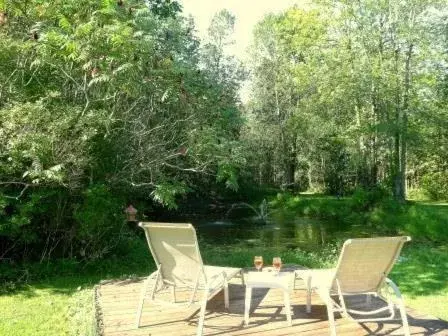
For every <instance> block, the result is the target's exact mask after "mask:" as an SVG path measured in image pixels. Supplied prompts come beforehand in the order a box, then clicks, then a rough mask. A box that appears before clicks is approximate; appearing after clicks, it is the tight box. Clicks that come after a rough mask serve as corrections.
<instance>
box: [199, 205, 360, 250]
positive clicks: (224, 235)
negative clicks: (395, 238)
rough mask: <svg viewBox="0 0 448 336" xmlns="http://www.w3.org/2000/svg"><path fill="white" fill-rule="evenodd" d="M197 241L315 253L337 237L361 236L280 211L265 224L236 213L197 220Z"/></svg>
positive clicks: (245, 214) (335, 224)
mask: <svg viewBox="0 0 448 336" xmlns="http://www.w3.org/2000/svg"><path fill="white" fill-rule="evenodd" d="M193 224H194V225H195V227H196V230H197V233H198V236H199V239H202V240H204V241H205V242H207V243H210V244H219V245H234V244H237V245H246V246H271V247H287V248H297V247H298V248H301V249H303V250H316V249H317V248H319V247H320V246H322V245H325V244H327V243H328V242H329V241H331V240H333V239H335V238H337V237H349V236H350V235H351V234H352V235H353V236H352V237H354V236H355V235H356V236H360V235H361V236H363V235H364V236H365V235H368V234H367V233H364V234H362V233H361V234H360V233H359V232H356V233H355V232H354V231H356V230H355V228H353V227H350V228H348V227H340V226H338V224H337V223H334V222H330V221H324V220H318V219H313V218H304V217H297V216H295V215H294V214H291V213H285V212H282V211H280V210H277V211H274V212H271V213H270V214H269V216H267V218H266V220H260V218H259V216H253V215H251V214H250V213H247V212H242V211H238V212H235V214H233V215H232V216H224V218H221V219H218V220H210V219H208V220H204V219H202V220H197V221H194V222H193Z"/></svg>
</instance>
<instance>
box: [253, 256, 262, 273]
mask: <svg viewBox="0 0 448 336" xmlns="http://www.w3.org/2000/svg"><path fill="white" fill-rule="evenodd" d="M254 265H255V268H256V269H257V270H258V271H261V268H262V267H263V257H262V256H255V257H254Z"/></svg>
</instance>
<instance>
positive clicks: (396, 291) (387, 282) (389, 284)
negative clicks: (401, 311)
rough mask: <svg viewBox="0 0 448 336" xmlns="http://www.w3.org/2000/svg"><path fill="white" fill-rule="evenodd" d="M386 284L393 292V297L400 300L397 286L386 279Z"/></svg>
mask: <svg viewBox="0 0 448 336" xmlns="http://www.w3.org/2000/svg"><path fill="white" fill-rule="evenodd" d="M386 284H387V285H388V286H389V287H390V288H392V290H393V291H394V294H395V296H396V297H397V299H399V300H402V299H403V297H402V296H401V292H400V289H399V288H398V286H397V285H396V284H395V283H394V282H393V281H392V280H391V279H389V278H386Z"/></svg>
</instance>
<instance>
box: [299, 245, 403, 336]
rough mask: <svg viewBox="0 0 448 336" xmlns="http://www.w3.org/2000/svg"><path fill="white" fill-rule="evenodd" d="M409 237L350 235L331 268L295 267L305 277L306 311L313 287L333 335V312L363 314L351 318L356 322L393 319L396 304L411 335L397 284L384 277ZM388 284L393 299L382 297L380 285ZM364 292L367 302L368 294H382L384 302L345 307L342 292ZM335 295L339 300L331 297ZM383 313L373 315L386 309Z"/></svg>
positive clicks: (334, 326) (308, 310) (344, 293)
mask: <svg viewBox="0 0 448 336" xmlns="http://www.w3.org/2000/svg"><path fill="white" fill-rule="evenodd" d="M410 240H411V239H410V237H382V238H364V239H349V240H347V241H346V242H345V243H344V246H343V247H342V251H341V254H340V256H339V261H338V264H337V266H336V268H334V269H311V270H299V271H296V276H298V277H299V278H302V279H303V280H304V281H305V285H306V288H307V307H306V310H307V312H308V313H310V312H311V292H312V291H313V290H314V291H316V292H317V293H318V294H319V296H320V297H321V299H322V300H323V301H324V302H325V304H326V306H327V312H328V320H329V323H330V331H331V335H332V336H336V325H335V321H334V313H335V312H339V313H341V314H342V315H343V316H347V315H349V314H356V315H359V316H363V318H354V317H353V316H351V317H352V318H353V319H354V320H355V321H357V322H375V321H387V320H396V319H397V318H396V317H395V306H397V307H398V309H399V311H400V316H401V320H402V323H403V330H404V334H405V335H406V336H409V335H410V332H409V325H408V320H407V316H406V310H405V305H404V302H403V298H402V296H401V293H400V290H399V289H398V287H397V286H396V285H395V284H394V283H393V282H392V280H390V279H389V278H387V275H388V274H389V272H390V271H391V270H392V267H393V266H394V263H395V261H396V260H397V258H398V256H399V254H400V251H401V248H402V247H403V244H404V243H405V242H407V241H410ZM384 285H387V286H389V287H390V288H391V289H392V291H393V292H394V294H395V296H396V298H395V300H394V301H395V302H394V301H392V298H391V297H390V295H388V296H387V298H386V297H384V296H383V295H382V289H384ZM360 294H366V300H367V301H366V303H370V300H371V295H374V296H377V297H379V298H381V299H382V300H383V301H384V302H385V303H387V304H386V305H385V306H383V307H381V308H379V309H375V310H370V311H367V310H355V309H349V308H348V307H347V304H346V301H345V300H344V296H346V295H360ZM332 295H336V296H337V297H338V299H339V303H336V302H335V301H334V300H333V299H332V297H331V296H332ZM387 311H389V312H388V313H387V315H388V316H386V317H376V318H375V317H374V315H377V314H379V313H383V314H384V313H385V312H387ZM369 315H370V318H369Z"/></svg>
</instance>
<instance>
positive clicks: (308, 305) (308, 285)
mask: <svg viewBox="0 0 448 336" xmlns="http://www.w3.org/2000/svg"><path fill="white" fill-rule="evenodd" d="M306 312H307V313H308V314H309V313H311V276H309V277H308V278H307V279H306Z"/></svg>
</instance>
